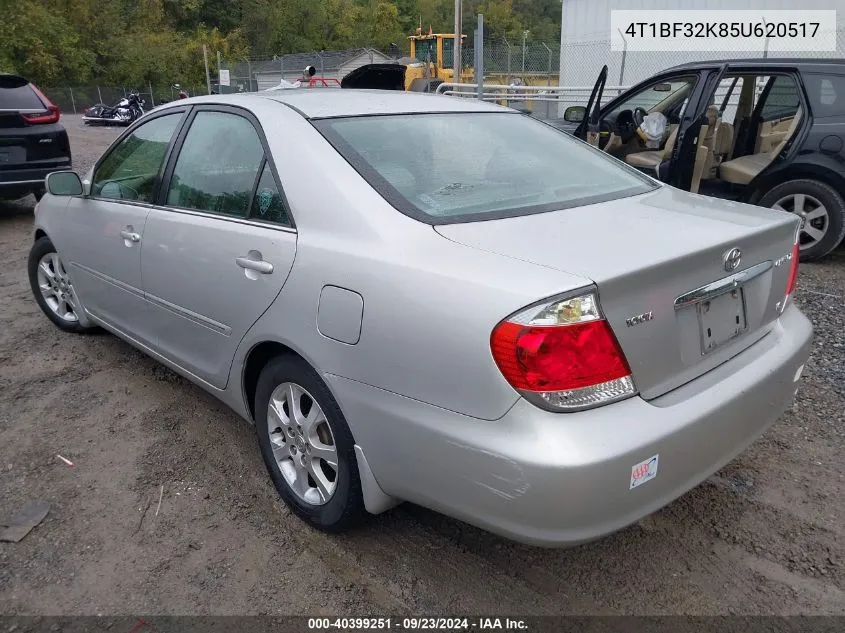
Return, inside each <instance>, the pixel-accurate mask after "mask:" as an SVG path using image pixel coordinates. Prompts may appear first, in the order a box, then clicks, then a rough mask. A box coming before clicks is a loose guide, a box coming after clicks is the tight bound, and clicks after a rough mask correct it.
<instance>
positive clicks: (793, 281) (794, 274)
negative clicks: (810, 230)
mask: <svg viewBox="0 0 845 633" xmlns="http://www.w3.org/2000/svg"><path fill="white" fill-rule="evenodd" d="M800 254H801V248H800V247H799V246H798V244H797V243H796V244H795V245H794V246H793V247H792V268H791V269H790V271H789V281H788V282H787V283H786V294H787V295H791V294H792V291H793V290H795V286H796V285H797V284H798V257H799V255H800Z"/></svg>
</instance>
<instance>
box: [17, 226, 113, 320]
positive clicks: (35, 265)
mask: <svg viewBox="0 0 845 633" xmlns="http://www.w3.org/2000/svg"><path fill="white" fill-rule="evenodd" d="M42 264H44V265H45V266H46V267H47V269H46V270H39V267H41V266H42ZM57 268H59V269H60V270H59V272H58V275H57ZM27 271H28V273H29V285H30V287H31V288H32V294H33V296H34V297H35V301H36V303H37V304H38V307H40V308H41V311H42V312H44V314H46V315H47V318H48V319H50V320H51V321H52V322H53V323H54V324H55V325H56V327H58V328H59V329H61V330H64V331H65V332H71V333H73V334H87V333H89V332H94V331H96V330H97V328H96V327H89V326H84V325H82V324H81V323H80V322H79V317H78V316H77V313H76V311H77V310H82V307H81V306H80V304H79V299H78V298H77V297H76V293H75V292H74V290H73V284H72V282H71V280H70V275H69V273H68V272H67V271H66V269H65V268H64V264H63V263H62V262H61V257H60V256H59V254H58V253H57V252H56V247H55V246H53V242H51V241H50V238H48V237H46V236H44V237H40V238H38V239H37V240H36V242H35V244H33V246H32V248H31V249H30V251H29V260H28V261H27ZM49 272H52V275H54V276H55V278H54V281H53V282H50V281H49V279H50V275H49V274H48V273H49ZM64 299H67V300H66V301H64V302H63V300H64ZM54 304H55V305H54ZM63 306H64V307H63Z"/></svg>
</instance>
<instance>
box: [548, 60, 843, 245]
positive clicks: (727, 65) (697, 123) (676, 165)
mask: <svg viewBox="0 0 845 633" xmlns="http://www.w3.org/2000/svg"><path fill="white" fill-rule="evenodd" d="M606 80H607V67H606V66H605V67H604V68H603V69H602V72H601V73H600V74H599V79H598V81H597V82H596V85H595V87H594V88H593V92H592V94H591V96H590V100H589V103H588V104H587V107H586V108H585V107H582V106H572V107H570V108H567V110H566V112H565V113H564V122H563V123H562V124H556V127H559V128H562V129H567V128H569V130H568V131H572V132H573V133H574V134H576V135H577V136H579V137H580V138H582V139H584V140H586V141H587V142H589V143H591V144H593V145H596V146H598V147H600V148H602V149H604V151H606V152H608V153H610V154H612V155H614V156H616V157H617V158H620V159H621V160H624V161H625V162H626V163H628V164H629V165H632V166H634V167H636V168H638V169H640V170H642V171H643V172H645V173H647V174H650V175H651V176H653V177H657V178H659V179H660V180H662V181H664V182H666V183H669V184H671V185H674V186H676V187H679V188H681V189H685V190H688V191H692V192H694V193H702V194H706V195H710V196H716V197H720V198H727V199H732V200H738V201H741V202H750V203H752V204H758V205H761V206H765V207H773V208H776V209H782V210H785V211H789V212H791V213H796V214H798V215H800V216H801V218H802V220H803V224H802V228H801V236H800V247H801V260H802V261H810V260H814V259H818V258H820V257H823V256H824V255H827V254H828V253H829V252H830V251H832V250H833V249H834V248H836V247H837V246H838V245H839V244H840V243H841V242H842V240H843V237H845V60H836V59H831V60H819V59H742V60H735V61H710V62H696V63H691V64H684V65H682V66H676V67H674V68H670V69H668V70H666V71H664V72H662V73H660V74H658V75H655V76H654V77H652V78H650V79H648V80H647V81H643V82H642V83H640V84H638V85H636V86H634V87H633V88H631V89H630V90H627V91H626V92H624V93H622V94H621V95H619V96H618V97H615V98H614V99H612V100H611V101H609V102H608V103H607V104H606V105H604V106H601V105H600V104H601V96H602V91H603V90H604V84H605V82H606ZM653 113H660V114H661V115H663V116H662V117H657V120H659V121H661V122H662V123H663V128H662V129H663V132H662V138H660V137H658V138H657V139H656V140H655V139H654V138H650V137H649V136H648V135H647V134H644V133H643V127H641V126H642V123H643V121H644V119H645V117H647V116H649V115H652V114H653ZM652 120H654V117H652ZM647 144H648V145H650V146H647Z"/></svg>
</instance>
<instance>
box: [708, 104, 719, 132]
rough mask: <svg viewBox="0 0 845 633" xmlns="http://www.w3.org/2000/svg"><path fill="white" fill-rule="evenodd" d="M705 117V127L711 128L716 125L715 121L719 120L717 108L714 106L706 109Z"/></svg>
mask: <svg viewBox="0 0 845 633" xmlns="http://www.w3.org/2000/svg"><path fill="white" fill-rule="evenodd" d="M704 116H706V117H707V125H709V126H710V127H711V128H712V127H713V126H714V125H716V121H717V120H718V118H719V108H717V107H716V106H715V105H711V106H708V107H707V113H706V114H705V115H704Z"/></svg>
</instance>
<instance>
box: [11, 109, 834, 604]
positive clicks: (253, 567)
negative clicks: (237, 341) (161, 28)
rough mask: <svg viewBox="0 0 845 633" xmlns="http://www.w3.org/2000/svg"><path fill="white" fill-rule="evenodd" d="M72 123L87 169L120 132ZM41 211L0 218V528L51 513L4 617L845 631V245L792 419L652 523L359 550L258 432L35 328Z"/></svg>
mask: <svg viewBox="0 0 845 633" xmlns="http://www.w3.org/2000/svg"><path fill="white" fill-rule="evenodd" d="M65 123H66V125H67V127H68V129H69V131H70V133H71V142H72V146H73V150H74V161H75V165H76V167H77V169H78V170H85V169H87V168H88V167H90V166H91V164H92V163H93V161H94V160H96V158H97V156H98V155H99V153H100V152H102V150H103V149H105V147H106V146H107V145H108V143H109V142H110V140H111V139H112V138H114V136H115V135H116V134H117V131H116V130H108V129H86V128H84V127H83V126H82V125H81V124H80V123H79V121H78V120H75V119H74V118H73V117H65ZM32 203H33V201H32V199H31V198H28V199H26V200H23V201H21V202H19V203H14V204H13V203H0V518H7V517H8V516H9V515H11V514H12V513H13V512H14V510H15V509H17V508H18V507H20V506H22V505H24V504H25V503H26V502H28V501H30V500H34V499H45V500H48V501H50V502H51V503H52V504H53V506H52V509H51V511H50V514H49V515H48V516H47V518H46V519H45V520H44V522H43V523H42V524H41V525H40V526H39V527H37V528H35V530H33V532H31V533H30V534H29V535H28V536H27V537H26V538H25V539H24V540H23V541H21V542H20V543H17V544H9V543H0V605H2V606H0V610H1V611H2V612H3V613H5V614H16V615H23V614H42V615H46V614H55V615H59V614H61V615H70V614H125V613H145V614H273V615H283V614H303V615H305V614H307V615H317V614H338V613H340V614H366V615H373V614H400V613H420V612H429V613H433V614H443V615H449V614H454V613H457V612H463V613H474V614H521V615H532V614H536V615H541V614H564V613H566V614H599V613H601V614H728V613H744V614H762V613H765V614H798V613H804V614H809V613H818V614H822V613H824V614H845V566H843V563H845V504H843V503H842V499H843V497H845V460H844V459H843V447H845V335H843V332H845V317H844V316H843V313H845V311H844V310H843V308H845V251H843V249H840V250H839V252H838V253H837V254H836V255H835V256H833V257H831V258H829V259H828V260H826V261H825V262H824V263H821V264H814V265H805V266H803V267H802V270H801V278H800V282H799V284H800V290H799V292H798V296H797V301H798V302H799V303H800V304H801V305H802V307H803V308H804V310H805V311H806V313H807V314H808V315H809V316H810V317H811V318H812V320H813V322H814V324H815V326H816V342H815V347H814V351H813V356H812V358H811V360H810V362H809V364H808V366H807V370H806V371H805V374H804V376H805V377H804V381H803V387H802V388H801V390H800V392H799V395H798V398H797V401H796V404H795V407H794V408H793V410H792V411H791V412H789V413H788V414H787V415H785V417H784V418H783V419H782V421H781V422H780V423H779V424H778V425H776V426H775V427H774V428H773V429H772V430H771V431H770V432H769V433H768V434H767V435H766V436H765V437H764V438H762V439H761V440H760V441H758V442H757V443H756V444H754V445H753V446H752V447H751V448H750V449H749V450H748V451H746V452H745V453H744V454H743V455H742V456H740V458H738V459H737V460H736V461H735V462H734V463H732V464H731V465H730V466H728V467H727V468H725V469H724V470H723V471H722V472H720V473H719V474H718V475H716V476H714V477H712V478H711V479H710V480H708V481H707V482H705V483H704V484H702V485H701V486H699V487H698V488H696V489H695V490H693V491H692V492H690V493H689V494H687V495H686V496H684V497H683V498H681V499H680V500H678V501H676V502H675V503H673V504H671V505H670V506H669V507H668V508H665V509H664V510H662V511H661V512H659V513H657V514H656V515H654V516H652V517H649V518H647V519H646V520H644V521H642V522H641V523H640V524H638V525H635V526H632V527H630V528H628V529H626V530H624V531H622V532H620V533H618V534H615V535H613V536H611V537H609V538H607V539H604V540H602V541H599V542H597V543H594V544H590V545H587V546H582V547H579V548H575V549H571V550H544V549H535V548H531V547H525V546H521V545H516V544H513V543H511V542H508V541H505V540H503V539H500V538H497V537H495V536H491V535H489V534H487V533H484V532H482V531H480V530H477V529H475V528H471V527H468V526H466V525H464V524H461V523H459V522H456V521H453V520H451V519H447V518H445V517H442V516H440V515H437V514H434V513H432V512H429V511H427V510H424V509H421V508H418V507H412V506H409V505H405V506H402V507H400V508H397V509H396V510H394V511H392V512H390V513H389V514H387V515H382V516H380V517H376V518H374V519H373V520H372V522H371V524H370V525H369V526H368V527H367V528H365V529H362V530H360V531H358V532H355V533H353V534H350V535H346V536H341V537H330V536H326V535H323V534H320V533H317V532H314V531H312V530H310V529H309V528H307V527H306V526H305V525H304V524H303V523H301V522H300V521H299V520H298V519H296V518H295V517H294V516H292V515H291V514H290V513H289V512H287V510H286V509H285V508H284V507H283V506H282V505H281V503H280V502H279V500H278V498H277V496H276V493H275V491H274V489H273V488H272V486H271V484H270V481H269V478H268V477H267V475H266V472H265V470H264V466H263V464H262V462H261V458H260V456H259V453H258V448H257V444H256V441H255V439H254V437H253V433H252V429H251V428H250V427H249V426H248V425H247V424H244V423H242V422H241V421H240V420H239V419H238V418H236V416H235V415H234V414H233V413H231V412H230V411H229V410H227V409H226V408H224V407H223V406H222V405H220V404H218V403H217V402H216V401H215V400H214V399H212V398H211V397H210V396H208V395H206V394H205V393H203V392H202V391H200V390H199V389H198V388H196V387H194V386H192V385H190V384H189V383H187V382H186V381H184V380H182V379H181V378H179V377H177V376H176V375H175V374H173V373H171V372H170V371H169V370H167V369H165V368H164V367H162V366H160V365H158V364H156V363H155V362H153V361H152V360H149V359H148V358H146V357H144V356H143V355H141V354H140V353H139V352H136V351H134V350H133V349H132V348H131V347H129V346H128V345H127V344H125V343H123V342H121V341H119V340H118V339H116V338H114V337H112V336H109V335H97V336H88V337H79V336H73V335H68V334H63V333H62V332H60V331H59V330H58V329H57V328H55V327H54V326H53V325H52V324H51V323H50V322H49V321H48V320H47V319H46V318H45V317H44V316H42V315H41V313H40V312H39V310H38V308H37V307H36V304H35V302H34V301H33V300H32V299H31V297H30V290H29V285H28V282H27V278H26V270H25V264H26V256H27V251H28V249H29V246H30V242H31V225H32V215H31V211H32ZM56 454H61V455H63V456H65V457H67V458H69V459H71V460H72V461H73V462H74V463H75V467H74V468H70V467H68V466H67V465H65V464H64V463H62V462H61V461H60V460H59V459H58V458H57V457H56ZM162 486H163V495H162V499H161V506H160V509H158V502H159V494H160V491H161V490H162V488H161V487H162Z"/></svg>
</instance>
